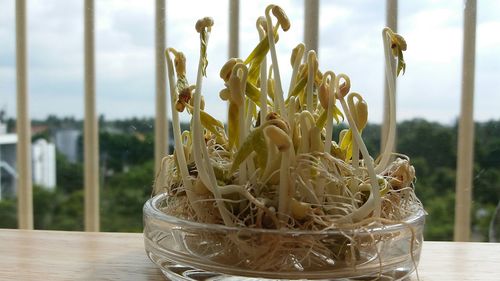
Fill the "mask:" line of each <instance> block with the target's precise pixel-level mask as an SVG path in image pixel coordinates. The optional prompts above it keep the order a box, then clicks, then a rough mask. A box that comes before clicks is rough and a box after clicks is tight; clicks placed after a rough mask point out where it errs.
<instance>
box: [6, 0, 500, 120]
mask: <svg viewBox="0 0 500 281" xmlns="http://www.w3.org/2000/svg"><path fill="white" fill-rule="evenodd" d="M399 2H400V3H399V11H398V13H399V16H398V21H399V23H398V33H400V34H402V35H403V36H404V37H405V39H406V41H407V44H408V50H407V51H406V53H405V60H406V63H407V69H406V73H405V75H404V76H402V77H400V78H398V87H397V88H398V93H397V96H398V97H397V119H398V121H402V120H408V119H413V118H424V119H427V120H430V121H437V122H441V123H445V124H452V123H453V122H455V120H456V118H457V116H458V115H459V114H460V94H461V64H462V38H463V31H462V27H463V8H464V6H463V5H464V4H463V1H461V0H440V1H437V0H422V1H399ZM228 3H229V1H228V0H223V1H222V0H215V1H194V0H183V1H172V0H170V1H169V0H167V7H166V13H167V46H171V47H175V48H176V49H178V50H181V51H183V52H184V53H185V54H186V57H187V59H188V79H189V80H190V81H191V83H194V81H195V76H196V66H197V61H198V52H199V51H198V50H199V42H198V34H197V33H196V31H195V29H194V24H195V23H196V20H197V19H199V18H201V17H205V16H211V17H212V18H213V19H214V21H215V26H214V28H213V30H212V34H211V36H210V41H209V46H208V59H209V65H208V69H207V70H208V77H207V78H206V79H205V80H204V86H203V87H204V90H203V92H204V96H205V99H206V105H207V106H206V108H207V111H208V112H209V113H211V114H212V115H213V116H215V117H216V118H218V119H220V120H223V121H225V120H226V113H225V112H226V106H225V103H223V102H221V101H220V99H219V98H218V93H219V91H220V89H222V87H223V82H222V80H221V79H220V78H219V77H218V72H219V69H220V67H221V66H222V65H223V64H224V63H225V61H226V60H227V59H228V48H227V44H228V43H227V42H228V31H229V26H228V11H229V5H228ZM269 3H270V2H269V1H260V0H259V1H240V48H239V51H240V56H242V57H246V56H247V55H248V54H249V53H250V51H251V50H252V48H253V47H254V46H255V45H256V44H257V42H258V33H257V31H256V29H255V20H256V19H257V17H259V16H261V15H264V10H265V7H266V5H267V4H269ZM384 3H385V1H378V0H360V1H348V0H338V1H326V0H321V1H320V18H319V37H320V38H319V50H318V56H319V66H320V69H321V70H323V71H325V70H334V71H335V73H346V74H348V75H349V76H350V78H351V89H352V90H353V91H356V92H359V93H361V94H362V95H363V96H364V98H365V99H366V101H367V103H368V105H369V121H371V122H373V123H380V122H381V120H382V108H383V81H384V80H383V79H384V76H383V74H384V65H383V63H384V62H383V49H382V40H381V38H382V37H381V30H382V28H383V27H384V26H385V6H384ZM279 4H280V6H282V7H283V8H284V10H285V11H286V13H287V15H288V17H289V19H290V21H291V29H290V30H289V31H288V32H286V33H283V32H281V34H280V41H279V43H278V45H277V52H278V58H279V61H280V65H281V67H280V70H281V72H282V76H283V77H282V80H283V87H284V89H285V92H286V91H287V89H288V83H289V81H290V73H291V67H289V65H290V64H289V58H290V52H291V50H292V49H293V48H294V47H295V46H296V45H297V44H298V43H299V42H302V41H303V32H304V19H303V17H304V12H303V8H304V1H302V0H300V1H298V0H289V1H279ZM154 5H155V1H154V0H142V1H138V0H100V1H95V40H96V95H97V110H98V112H99V114H104V115H105V117H106V119H119V118H126V117H133V116H135V117H152V116H154V100H155V73H154V71H155V63H154V44H155V39H154ZM27 9H28V77H29V102H30V104H29V107H30V115H31V117H32V118H38V119H40V118H45V117H46V116H48V115H49V114H52V115H58V116H74V117H76V118H81V117H82V116H83V108H84V107H83V77H84V75H83V1H65V0H27ZM498 11H500V1H495V0H482V1H478V14H477V39H476V69H475V74H476V76H475V79H476V80H475V100H474V119H475V120H477V121H486V120H491V119H495V120H498V119H500V110H498V108H499V106H500V90H499V88H500V87H499V78H500V36H495V35H494V34H498V30H500V15H499V14H498ZM15 64H16V62H15V0H0V108H3V109H6V110H7V115H8V116H15V107H16V106H15V105H16V78H15V67H16V65H15ZM183 118H184V120H187V118H188V116H183Z"/></svg>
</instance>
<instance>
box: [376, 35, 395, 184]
mask: <svg viewBox="0 0 500 281" xmlns="http://www.w3.org/2000/svg"><path fill="white" fill-rule="evenodd" d="M388 30H389V29H388V28H387V27H386V28H384V29H383V30H382V40H383V42H384V54H385V76H386V77H387V87H388V99H389V129H388V130H387V135H386V138H385V139H386V143H385V146H384V150H383V151H382V153H381V154H380V155H381V159H380V162H379V163H378V165H377V166H376V167H375V171H376V173H377V174H379V173H381V172H382V171H383V170H384V169H385V168H386V167H387V165H388V164H389V161H390V158H391V155H392V154H391V152H392V151H391V150H392V148H393V147H394V142H395V141H396V106H395V99H396V93H395V92H394V88H395V86H396V72H395V70H394V69H393V67H392V60H393V57H392V53H391V48H390V47H389V42H388V40H390V38H389V37H388V36H387V32H388Z"/></svg>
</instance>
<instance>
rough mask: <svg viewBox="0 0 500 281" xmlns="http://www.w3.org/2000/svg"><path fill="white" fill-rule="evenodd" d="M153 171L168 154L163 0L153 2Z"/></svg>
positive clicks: (158, 167)
mask: <svg viewBox="0 0 500 281" xmlns="http://www.w3.org/2000/svg"><path fill="white" fill-rule="evenodd" d="M155 41H156V42H155V65H156V102H155V111H156V112H155V116H156V117H155V171H159V170H160V167H161V160H162V159H163V157H165V156H166V155H167V154H168V146H169V142H168V122H167V98H166V94H167V90H166V89H167V85H166V80H165V75H166V73H165V53H164V52H165V0H156V4H155Z"/></svg>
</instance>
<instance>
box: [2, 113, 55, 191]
mask: <svg viewBox="0 0 500 281" xmlns="http://www.w3.org/2000/svg"><path fill="white" fill-rule="evenodd" d="M6 131H7V130H6V126H5V124H4V123H2V122H0V200H2V198H12V197H15V196H16V194H17V192H16V180H17V167H16V165H17V160H16V154H17V153H16V146H17V135H16V134H7V133H6ZM31 153H32V154H31V157H32V158H31V159H32V175H33V183H34V184H36V185H40V186H43V187H44V188H48V189H54V188H55V187H56V148H55V145H54V144H52V143H48V142H47V141H46V140H44V139H39V140H37V141H36V142H34V143H33V144H32V148H31Z"/></svg>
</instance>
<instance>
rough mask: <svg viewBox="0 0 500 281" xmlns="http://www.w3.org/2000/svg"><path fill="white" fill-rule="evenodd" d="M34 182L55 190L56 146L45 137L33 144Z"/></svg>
mask: <svg viewBox="0 0 500 281" xmlns="http://www.w3.org/2000/svg"><path fill="white" fill-rule="evenodd" d="M31 159H32V160H31V163H32V171H33V184H36V185H39V186H43V187H44V188H47V189H50V190H53V189H55V187H56V147H55V145H54V144H53V143H49V142H47V141H46V140H45V139H38V140H36V141H35V142H34V143H33V144H32V146H31Z"/></svg>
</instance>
